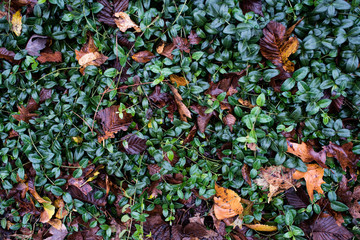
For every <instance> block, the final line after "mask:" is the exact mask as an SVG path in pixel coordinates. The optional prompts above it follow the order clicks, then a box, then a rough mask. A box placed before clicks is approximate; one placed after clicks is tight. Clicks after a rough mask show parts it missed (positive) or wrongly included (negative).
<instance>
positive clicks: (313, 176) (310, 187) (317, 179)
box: [293, 164, 325, 201]
mask: <svg viewBox="0 0 360 240" xmlns="http://www.w3.org/2000/svg"><path fill="white" fill-rule="evenodd" d="M323 176H324V169H323V168H322V167H320V166H319V165H317V164H307V171H306V172H300V171H298V170H296V172H295V173H294V174H293V178H294V179H301V178H304V179H305V181H306V190H307V192H308V194H309V197H310V200H311V201H313V200H314V190H315V191H317V192H318V193H320V194H324V191H323V190H322V189H321V184H323V183H325V182H324V180H323Z"/></svg>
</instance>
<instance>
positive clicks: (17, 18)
mask: <svg viewBox="0 0 360 240" xmlns="http://www.w3.org/2000/svg"><path fill="white" fill-rule="evenodd" d="M21 18H22V16H21V10H18V11H17V12H16V13H14V14H13V16H12V19H11V24H12V28H11V30H12V31H13V32H14V33H15V35H16V36H20V34H21V29H22V23H21Z"/></svg>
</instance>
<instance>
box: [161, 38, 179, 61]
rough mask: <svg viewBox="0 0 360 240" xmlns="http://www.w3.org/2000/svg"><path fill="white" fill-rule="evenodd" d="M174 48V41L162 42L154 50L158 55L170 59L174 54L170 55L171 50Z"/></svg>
mask: <svg viewBox="0 0 360 240" xmlns="http://www.w3.org/2000/svg"><path fill="white" fill-rule="evenodd" d="M175 48H176V46H175V44H174V43H165V42H162V43H161V44H160V45H159V46H158V47H157V48H156V52H157V53H158V54H160V55H163V56H165V57H167V58H169V59H171V60H173V58H174V55H172V51H173V50H174V49H175Z"/></svg>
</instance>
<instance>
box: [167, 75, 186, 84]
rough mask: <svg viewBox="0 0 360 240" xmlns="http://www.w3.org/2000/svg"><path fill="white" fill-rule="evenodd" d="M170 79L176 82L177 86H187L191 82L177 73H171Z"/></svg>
mask: <svg viewBox="0 0 360 240" xmlns="http://www.w3.org/2000/svg"><path fill="white" fill-rule="evenodd" d="M170 81H171V82H172V83H173V84H174V83H176V84H177V86H186V85H188V84H189V81H188V80H186V78H184V77H182V76H178V75H176V74H171V75H170Z"/></svg>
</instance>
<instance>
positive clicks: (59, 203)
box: [54, 199, 68, 229]
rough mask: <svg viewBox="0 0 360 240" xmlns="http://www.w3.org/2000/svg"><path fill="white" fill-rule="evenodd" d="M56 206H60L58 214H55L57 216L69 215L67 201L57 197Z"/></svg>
mask: <svg viewBox="0 0 360 240" xmlns="http://www.w3.org/2000/svg"><path fill="white" fill-rule="evenodd" d="M54 206H55V207H56V208H58V210H57V212H56V215H55V217H56V218H58V219H63V218H64V217H66V216H67V215H68V211H67V210H66V209H65V203H64V201H63V200H62V199H56V200H55V201H54ZM60 222H61V221H60ZM57 229H58V228H57Z"/></svg>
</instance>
